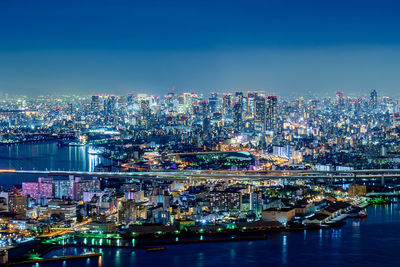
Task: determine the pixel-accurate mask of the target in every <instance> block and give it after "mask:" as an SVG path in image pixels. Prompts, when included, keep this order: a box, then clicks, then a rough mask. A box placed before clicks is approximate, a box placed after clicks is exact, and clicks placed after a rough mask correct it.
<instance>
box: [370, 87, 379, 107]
mask: <svg viewBox="0 0 400 267" xmlns="http://www.w3.org/2000/svg"><path fill="white" fill-rule="evenodd" d="M369 103H370V106H371V109H372V110H375V109H376V108H377V107H378V93H377V92H376V90H375V89H373V90H372V91H371V94H370V100H369Z"/></svg>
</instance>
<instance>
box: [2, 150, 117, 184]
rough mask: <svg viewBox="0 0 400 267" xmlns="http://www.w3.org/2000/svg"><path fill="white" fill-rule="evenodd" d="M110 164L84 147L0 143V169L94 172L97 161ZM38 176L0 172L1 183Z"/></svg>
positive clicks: (20, 180)
mask: <svg viewBox="0 0 400 267" xmlns="http://www.w3.org/2000/svg"><path fill="white" fill-rule="evenodd" d="M100 163H102V164H104V165H109V164H110V161H109V160H107V159H105V158H103V157H102V156H101V155H91V154H89V153H88V147H85V146H63V147H60V146H58V145H57V142H47V143H31V144H29V143H26V144H18V145H10V146H0V168H3V169H16V170H49V171H50V170H66V171H67V170H71V171H94V169H95V167H96V165H98V164H100ZM36 179H37V176H30V175H21V176H18V177H16V176H15V175H1V179H0V183H1V184H2V185H8V184H14V183H21V182H22V181H35V180H36Z"/></svg>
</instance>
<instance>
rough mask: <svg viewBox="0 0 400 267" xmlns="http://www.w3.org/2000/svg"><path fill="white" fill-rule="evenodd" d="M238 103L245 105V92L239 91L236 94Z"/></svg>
mask: <svg viewBox="0 0 400 267" xmlns="http://www.w3.org/2000/svg"><path fill="white" fill-rule="evenodd" d="M235 98H236V102H239V103H240V104H242V103H243V92H241V91H238V92H236V93H235Z"/></svg>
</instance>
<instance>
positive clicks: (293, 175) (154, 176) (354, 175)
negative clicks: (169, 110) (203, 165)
mask: <svg viewBox="0 0 400 267" xmlns="http://www.w3.org/2000/svg"><path fill="white" fill-rule="evenodd" d="M1 174H14V175H18V174H33V175H38V176H40V175H43V176H50V177H54V176H70V175H72V176H79V177H98V178H112V179H138V180H182V181H189V180H221V179H222V180H224V179H229V180H244V181H246V180H247V181H249V180H251V181H263V180H272V179H302V180H319V179H323V180H325V179H327V180H332V179H345V180H359V179H367V180H372V179H374V180H376V179H380V180H381V182H382V183H384V182H385V179H397V178H400V169H370V170H349V171H316V170H275V171H230V170H229V171H228V170H223V171H217V170H181V171H149V172H86V171H51V170H14V169H0V175H1ZM0 179H1V176H0Z"/></svg>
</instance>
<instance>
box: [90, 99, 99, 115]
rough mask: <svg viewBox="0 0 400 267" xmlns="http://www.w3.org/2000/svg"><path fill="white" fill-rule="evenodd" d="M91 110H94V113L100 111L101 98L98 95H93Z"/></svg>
mask: <svg viewBox="0 0 400 267" xmlns="http://www.w3.org/2000/svg"><path fill="white" fill-rule="evenodd" d="M90 110H91V111H92V113H98V112H99V111H100V98H99V96H98V95H92V102H91V103H90Z"/></svg>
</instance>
